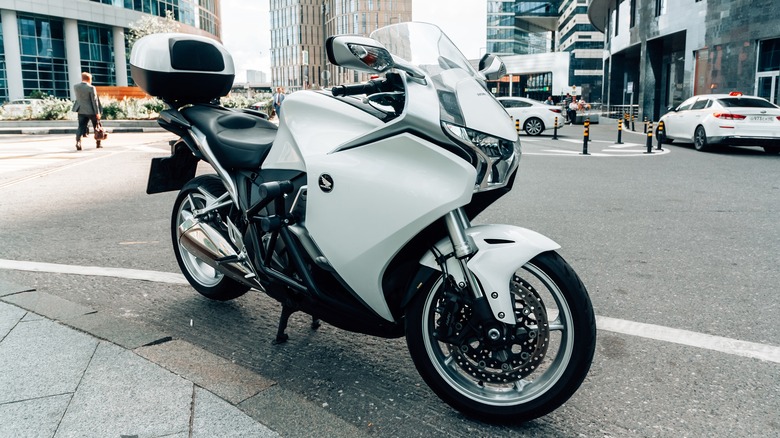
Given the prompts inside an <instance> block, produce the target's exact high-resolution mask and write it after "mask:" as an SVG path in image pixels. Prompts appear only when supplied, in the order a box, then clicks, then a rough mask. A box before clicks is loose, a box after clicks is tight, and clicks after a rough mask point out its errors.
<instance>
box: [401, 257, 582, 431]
mask: <svg viewBox="0 0 780 438" xmlns="http://www.w3.org/2000/svg"><path fill="white" fill-rule="evenodd" d="M510 281H511V290H512V292H513V298H514V303H515V312H516V316H517V320H518V324H517V325H516V326H514V327H509V326H506V325H505V326H503V329H504V330H505V332H504V333H505V335H507V334H508V335H509V336H512V335H515V336H516V337H517V338H516V339H515V340H514V341H512V342H509V343H505V344H504V345H501V346H496V345H495V343H493V345H491V343H490V341H488V340H487V339H484V338H483V339H480V338H479V336H478V333H479V332H478V331H473V334H476V335H477V336H474V335H470V334H465V335H463V337H464V338H467V339H464V342H462V343H461V344H460V345H456V344H452V343H446V342H441V341H439V340H437V337H439V338H440V337H441V335H440V334H438V332H437V327H439V325H440V324H441V321H442V319H440V318H441V316H442V315H441V313H442V312H443V310H442V309H444V308H446V306H447V303H446V301H447V298H446V297H445V289H446V288H445V287H444V286H443V283H444V282H443V281H442V278H441V277H439V278H438V279H437V280H435V281H431V282H430V283H431V284H429V285H426V288H425V290H426V291H427V293H422V292H421V293H420V294H418V295H417V296H416V297H415V299H414V300H413V302H412V303H411V305H410V306H409V308H408V309H407V315H406V330H407V331H406V339H407V345H408V347H409V351H410V353H411V356H412V360H413V361H414V364H415V366H416V367H417V370H418V372H419V373H420V375H421V376H422V377H423V379H424V380H425V382H426V383H427V384H428V386H430V387H431V389H433V391H434V392H435V393H436V394H437V395H438V396H439V397H440V398H441V399H442V400H444V401H445V402H447V403H448V404H449V405H451V406H452V407H454V408H455V409H458V410H459V411H461V412H463V413H465V414H467V415H470V416H473V417H476V418H478V419H482V420H487V421H499V422H511V423H517V422H523V421H528V420H532V419H534V418H538V417H540V416H543V415H546V414H548V413H550V412H552V411H553V410H555V409H556V408H558V407H559V406H561V405H562V404H563V403H564V402H566V400H568V399H569V398H570V397H571V396H572V395H573V394H574V392H575V391H576V390H577V389H578V388H579V386H580V384H581V383H582V381H583V380H584V379H585V376H586V375H587V373H588V370H589V369H590V364H591V361H592V359H593V353H594V350H595V346H596V322H595V317H594V314H593V308H592V306H591V302H590V298H589V297H588V293H587V291H586V289H585V286H584V285H583V284H582V282H581V281H580V279H579V278H578V277H577V274H576V273H575V272H574V271H573V270H572V268H571V267H570V266H569V265H568V264H567V263H566V262H565V261H564V260H563V258H561V257H560V256H559V255H558V254H557V253H555V252H552V251H551V252H545V253H542V254H540V255H538V256H536V257H534V258H533V259H532V260H531V261H530V262H528V263H526V264H525V265H524V266H523V267H522V268H520V269H519V270H518V271H517V272H516V273H515V276H514V277H513V278H512V279H511V280H510ZM449 299H450V300H451V298H449ZM469 317H470V310H469V309H468V306H465V307H464V308H461V310H460V312H459V313H458V314H456V318H459V321H458V322H457V323H456V327H461V330H463V331H464V333H466V332H468V329H467V328H466V327H468V326H469V324H468V319H469Z"/></svg>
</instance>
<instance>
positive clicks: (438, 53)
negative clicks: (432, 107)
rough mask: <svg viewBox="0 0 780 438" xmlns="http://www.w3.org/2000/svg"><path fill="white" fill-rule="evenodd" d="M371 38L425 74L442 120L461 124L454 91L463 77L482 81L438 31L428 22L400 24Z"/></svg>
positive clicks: (460, 115) (458, 105) (446, 38)
mask: <svg viewBox="0 0 780 438" xmlns="http://www.w3.org/2000/svg"><path fill="white" fill-rule="evenodd" d="M371 38H373V39H375V40H377V41H379V42H380V43H382V45H384V46H385V47H386V48H387V50H389V51H390V53H392V54H393V55H394V56H396V57H399V58H402V59H404V60H406V61H408V62H409V63H411V64H413V65H414V66H416V67H418V68H419V69H421V70H423V71H425V73H426V75H427V76H428V78H430V80H431V81H432V82H433V85H434V86H435V87H436V91H437V92H438V94H439V104H440V106H441V119H442V120H443V121H446V122H450V123H455V124H457V125H463V124H464V120H463V114H462V112H461V109H460V104H459V102H458V97H457V95H456V93H455V88H456V86H457V84H458V82H460V81H461V80H463V79H465V78H476V79H478V80H479V81H480V82H481V83H482V82H483V78H482V77H481V75H480V74H479V73H478V72H477V71H476V70H474V67H472V66H471V64H470V63H469V61H468V60H467V59H466V57H465V56H463V54H462V53H461V52H460V50H458V48H457V47H455V44H453V43H452V41H450V39H449V38H448V37H447V35H445V34H444V33H443V32H442V31H441V29H439V28H438V27H437V26H435V25H433V24H429V23H414V22H412V23H400V24H394V25H391V26H387V27H383V28H381V29H377V30H375V31H374V32H373V33H372V34H371Z"/></svg>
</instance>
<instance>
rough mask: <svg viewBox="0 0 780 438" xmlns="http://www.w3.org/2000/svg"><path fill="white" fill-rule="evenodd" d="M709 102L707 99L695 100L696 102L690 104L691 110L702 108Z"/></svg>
mask: <svg viewBox="0 0 780 438" xmlns="http://www.w3.org/2000/svg"><path fill="white" fill-rule="evenodd" d="M709 103H710V100H709V99H699V100H697V101H696V103H694V104H693V106H691V110H700V109H704V108H706V107H707V106H708V104H709Z"/></svg>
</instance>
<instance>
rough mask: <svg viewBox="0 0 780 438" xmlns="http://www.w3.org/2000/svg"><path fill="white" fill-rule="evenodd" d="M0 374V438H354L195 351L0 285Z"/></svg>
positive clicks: (325, 417) (333, 421) (246, 374)
mask: <svg viewBox="0 0 780 438" xmlns="http://www.w3.org/2000/svg"><path fill="white" fill-rule="evenodd" d="M0 370H1V372H0V437H71V436H79V437H117V438H119V437H128V438H129V437H177V438H178V437H180V438H186V437H217V436H219V437H278V436H301V437H304V436H317V435H319V436H334V437H352V436H361V435H363V434H362V433H360V431H359V430H357V429H356V428H355V427H354V426H352V425H351V424H348V423H346V422H344V421H343V420H341V419H339V418H337V417H335V416H333V415H331V414H330V413H328V412H327V411H325V410H323V409H322V408H321V407H318V406H315V405H313V404H312V403H311V402H309V401H307V400H304V399H302V398H301V397H300V396H298V395H296V394H293V393H289V392H287V391H284V390H283V389H281V388H279V387H278V385H277V384H276V383H275V382H273V381H270V380H268V379H265V378H263V377H261V376H259V375H256V374H254V373H252V372H251V371H249V370H247V369H246V368H243V367H241V366H238V365H236V364H234V363H232V362H230V361H228V360H225V359H223V358H221V357H218V356H216V355H213V354H211V353H209V352H207V351H205V350H203V349H201V348H199V347H197V346H194V345H192V344H189V343H187V342H184V341H181V340H174V339H172V338H171V337H170V336H166V335H165V334H164V333H156V332H154V331H151V330H149V329H148V328H145V327H141V326H137V325H135V324H134V323H132V322H129V321H125V320H122V319H118V318H111V317H107V316H104V315H101V314H100V313H99V312H95V311H93V310H92V309H89V308H87V307H84V306H81V305H79V304H76V303H72V302H70V301H66V300H63V299H62V298H59V297H56V296H53V295H50V294H46V293H42V292H36V291H34V290H30V289H29V288H25V287H21V286H18V285H14V284H10V283H8V282H5V281H3V280H2V279H0ZM272 428H273V430H272Z"/></svg>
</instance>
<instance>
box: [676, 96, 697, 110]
mask: <svg viewBox="0 0 780 438" xmlns="http://www.w3.org/2000/svg"><path fill="white" fill-rule="evenodd" d="M695 101H696V98H695V97H692V98H690V99H688V100H686V101H685V102H683V103H681V104H680V106H678V107H677V111H686V110H689V109H691V106H693V103H694V102H695Z"/></svg>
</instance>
